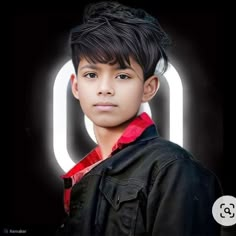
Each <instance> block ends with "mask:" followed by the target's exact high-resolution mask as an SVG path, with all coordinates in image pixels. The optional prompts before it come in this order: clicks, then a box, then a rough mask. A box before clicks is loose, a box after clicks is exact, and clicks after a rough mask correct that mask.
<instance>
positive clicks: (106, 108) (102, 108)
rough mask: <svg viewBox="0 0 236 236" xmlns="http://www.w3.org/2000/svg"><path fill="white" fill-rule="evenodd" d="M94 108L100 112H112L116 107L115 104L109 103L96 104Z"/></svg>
mask: <svg viewBox="0 0 236 236" xmlns="http://www.w3.org/2000/svg"><path fill="white" fill-rule="evenodd" d="M94 106H95V107H96V109H98V110H100V111H109V110H112V109H113V108H115V107H117V105H116V104H114V103H111V102H98V103H96V104H94Z"/></svg>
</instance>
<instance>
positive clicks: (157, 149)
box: [57, 125, 222, 236]
mask: <svg viewBox="0 0 236 236" xmlns="http://www.w3.org/2000/svg"><path fill="white" fill-rule="evenodd" d="M221 195H222V191H221V187H220V184H219V182H218V180H217V178H216V176H215V175H214V174H213V173H211V172H210V171H209V170H208V169H206V168H205V167H203V166H202V165H201V164H200V163H199V162H198V161H196V160H194V159H193V157H192V156H191V155H190V154H189V153H188V152H187V151H186V150H184V149H183V148H181V147H180V146H178V145H176V144H174V143H172V142H169V141H167V140H164V139H162V138H160V137H159V136H158V134H157V131H156V128H155V126H154V125H152V126H150V127H148V128H147V129H146V130H145V131H144V132H143V134H142V135H141V136H140V137H139V138H138V139H137V140H136V141H135V142H133V143H131V144H129V145H127V146H126V147H125V148H123V149H122V150H119V151H117V152H116V153H114V154H113V155H112V157H110V158H108V159H106V160H105V161H103V162H101V163H99V164H98V165H97V166H96V167H94V168H93V169H92V170H91V171H90V172H88V173H87V174H86V175H85V176H84V177H83V178H82V179H81V181H79V182H78V183H77V184H75V185H74V186H73V188H72V191H71V199H70V213H69V215H68V217H67V218H66V219H65V222H64V224H63V225H62V226H61V227H60V228H59V229H58V233H57V235H58V236H59V235H68V236H124V235H126V236H132V235H135V236H141V235H142V236H144V235H152V236H205V235H208V236H210V235H211V236H218V235H220V226H219V225H218V224H217V223H216V222H215V221H214V219H213V216H212V206H213V203H214V201H215V200H216V199H217V198H218V197H220V196H221Z"/></svg>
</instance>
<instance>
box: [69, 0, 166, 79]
mask: <svg viewBox="0 0 236 236" xmlns="http://www.w3.org/2000/svg"><path fill="white" fill-rule="evenodd" d="M169 44H170V41H169V38H168V36H167V34H166V33H165V32H164V31H163V29H162V28H161V26H160V24H159V23H158V21H157V19H156V18H154V17H153V16H151V15H149V14H148V13H147V12H145V11H144V10H142V9H135V8H131V7H128V6H124V5H122V4H120V3H118V2H110V1H109V2H99V3H94V4H90V5H88V6H87V7H86V8H85V11H84V15H83V23H82V24H81V25H79V26H77V27H75V28H73V29H72V30H71V34H70V45H71V50H72V61H73V65H74V67H75V70H76V72H77V69H78V65H79V62H80V60H81V58H86V59H87V60H88V61H91V62H93V63H96V62H99V63H110V64H115V63H119V65H120V66H121V68H125V67H126V66H127V65H130V60H129V58H130V57H132V58H133V59H134V60H135V61H136V62H137V63H138V64H139V65H140V66H141V68H142V69H143V74H144V79H147V78H148V77H150V76H151V75H153V74H154V72H155V68H156V65H157V63H158V61H159V60H160V59H163V60H164V69H163V72H164V71H165V70H166V68H167V63H168V58H167V55H166V52H165V49H166V47H167V46H168V45H169Z"/></svg>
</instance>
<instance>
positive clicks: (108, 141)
mask: <svg viewBox="0 0 236 236" xmlns="http://www.w3.org/2000/svg"><path fill="white" fill-rule="evenodd" d="M127 126H128V124H123V125H122V126H118V127H112V128H104V127H99V126H96V125H94V133H95V136H96V140H97V143H98V146H99V148H100V151H101V154H102V159H106V158H107V157H108V156H109V155H110V154H111V152H112V147H113V146H114V145H115V143H116V142H117V141H118V139H119V138H120V137H121V135H122V133H123V132H124V129H125V128H126V127H127Z"/></svg>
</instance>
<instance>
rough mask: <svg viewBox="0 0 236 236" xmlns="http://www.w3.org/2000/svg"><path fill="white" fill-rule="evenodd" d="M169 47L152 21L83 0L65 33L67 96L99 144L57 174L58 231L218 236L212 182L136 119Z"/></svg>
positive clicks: (144, 120) (144, 119)
mask: <svg viewBox="0 0 236 236" xmlns="http://www.w3.org/2000/svg"><path fill="white" fill-rule="evenodd" d="M168 43H169V41H168V37H167V35H166V34H165V32H164V31H163V30H162V28H161V26H160V25H159V23H158V22H157V20H156V19H155V18H153V17H152V16H150V15H149V14H147V13H146V12H145V11H143V10H140V9H132V8H129V7H126V6H124V5H121V4H119V3H117V2H100V3H97V4H93V5H89V6H88V7H87V9H86V10H85V13H84V22H83V24H81V25H79V26H78V27H76V28H74V29H73V30H72V31H71V35H70V44H71V49H72V61H73V64H74V67H75V71H76V75H73V76H71V83H72V93H73V95H74V96H75V98H77V99H78V100H79V101H80V105H81V108H82V110H83V112H84V113H85V114H86V116H87V117H88V118H89V119H90V120H91V121H92V122H93V126H94V133H95V136H96V140H97V143H98V146H97V147H96V148H95V149H94V150H92V151H91V152H90V153H89V154H88V155H86V156H85V157H84V158H83V159H82V160H81V161H80V162H79V163H78V164H77V165H76V166H75V167H74V168H72V169H71V170H70V171H69V172H68V173H66V174H65V175H64V176H63V178H64V184H65V192H64V201H65V202H64V203H65V211H66V212H67V213H68V217H67V218H66V219H65V222H64V224H63V225H62V226H61V228H60V229H59V230H58V235H68V236H75V235H82V236H92V235H101V236H116V235H117V236H122V235H135V236H137V235H158V236H172V235H173V236H174V235H180V236H183V235H189V236H194V235H195V236H196V235H198V236H203V235H214V236H217V235H219V230H220V227H219V225H217V223H216V222H215V221H214V219H213V217H212V213H211V209H212V205H213V203H214V201H215V200H216V199H217V198H218V197H219V196H220V195H221V188H220V185H219V183H218V181H217V178H216V177H215V176H214V175H213V174H212V173H211V172H210V171H208V170H207V169H205V168H204V167H203V166H202V165H201V164H200V163H198V162H197V161H196V160H194V158H193V157H192V156H191V154H189V153H188V152H187V151H186V150H184V149H183V148H181V147H179V146H178V145H176V144H174V143H172V142H169V141H167V140H164V139H162V138H161V137H160V136H159V135H158V133H157V130H156V127H155V125H154V123H153V121H152V119H151V118H150V117H149V116H148V115H147V114H146V113H141V114H140V115H138V111H139V107H140V105H141V104H142V103H144V102H148V101H150V100H151V99H152V98H153V97H154V95H155V94H156V92H157V90H158V87H159V81H158V78H157V76H156V75H155V74H154V71H155V68H156V65H157V63H158V62H159V60H161V59H162V60H164V65H165V66H164V69H163V71H165V69H166V68H167V63H168V59H167V55H166V52H165V48H166V46H167V45H168Z"/></svg>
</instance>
